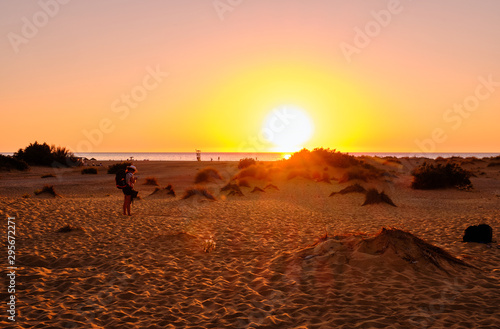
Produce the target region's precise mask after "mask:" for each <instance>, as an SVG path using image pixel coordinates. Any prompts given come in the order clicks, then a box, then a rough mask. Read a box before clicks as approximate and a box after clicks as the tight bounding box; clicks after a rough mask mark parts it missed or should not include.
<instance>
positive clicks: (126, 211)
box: [123, 166, 139, 216]
mask: <svg viewBox="0 0 500 329" xmlns="http://www.w3.org/2000/svg"><path fill="white" fill-rule="evenodd" d="M136 172H137V168H136V167H135V166H128V167H127V171H126V175H125V180H126V182H127V186H126V187H125V188H124V189H123V194H124V195H125V199H124V201H123V215H129V216H130V204H131V203H132V200H133V199H134V198H135V197H137V194H138V193H139V192H137V191H135V190H134V185H135V182H136V181H137V177H135V176H134V174H135V173H136Z"/></svg>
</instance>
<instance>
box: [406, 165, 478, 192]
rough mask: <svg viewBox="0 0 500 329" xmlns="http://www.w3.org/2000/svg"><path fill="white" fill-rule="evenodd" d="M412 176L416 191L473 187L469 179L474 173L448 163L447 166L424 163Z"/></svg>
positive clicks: (412, 185) (413, 186)
mask: <svg viewBox="0 0 500 329" xmlns="http://www.w3.org/2000/svg"><path fill="white" fill-rule="evenodd" d="M411 174H412V175H413V182H412V184H411V187H412V188H414V189H421V190H430V189H438V188H448V187H457V188H471V187H472V183H471V181H470V179H469V178H470V177H471V175H472V173H471V172H470V171H468V170H465V169H463V168H462V167H460V166H459V165H457V164H455V163H447V164H446V165H442V164H437V165H432V164H428V163H424V164H422V165H421V166H419V167H417V168H415V169H414V170H413V171H412V172H411Z"/></svg>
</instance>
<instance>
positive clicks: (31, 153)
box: [14, 141, 81, 167]
mask: <svg viewBox="0 0 500 329" xmlns="http://www.w3.org/2000/svg"><path fill="white" fill-rule="evenodd" d="M14 158H15V159H17V160H22V161H24V162H26V163H27V164H28V165H30V166H54V167H76V166H80V165H81V162H80V161H79V160H78V159H77V158H76V157H75V155H74V154H73V153H72V152H70V151H69V150H68V149H67V148H65V147H61V146H57V147H56V146H55V145H52V146H49V145H48V144H47V143H43V144H40V143H38V142H37V141H35V142H34V143H31V144H30V145H28V146H27V147H25V148H24V149H19V150H18V151H17V152H16V153H14Z"/></svg>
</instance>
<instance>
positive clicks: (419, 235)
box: [0, 163, 500, 328]
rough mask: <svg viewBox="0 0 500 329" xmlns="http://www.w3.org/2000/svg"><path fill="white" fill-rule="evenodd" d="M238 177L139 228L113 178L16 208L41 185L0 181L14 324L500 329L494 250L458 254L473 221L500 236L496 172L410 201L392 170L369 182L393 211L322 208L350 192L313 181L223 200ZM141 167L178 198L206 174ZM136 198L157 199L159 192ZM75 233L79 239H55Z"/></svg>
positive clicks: (226, 175) (225, 167)
mask: <svg viewBox="0 0 500 329" xmlns="http://www.w3.org/2000/svg"><path fill="white" fill-rule="evenodd" d="M236 165H237V164H232V165H231V164H220V166H221V167H219V168H217V167H216V166H217V164H215V165H214V166H215V167H216V168H217V169H218V170H219V171H220V172H221V174H222V176H223V181H222V182H220V183H208V184H206V185H205V188H207V190H209V191H211V193H213V194H214V195H215V196H216V199H217V201H203V198H200V197H192V198H189V199H187V200H181V197H180V196H177V197H166V196H165V197H160V198H143V199H142V200H138V201H135V202H134V204H133V209H132V210H133V216H131V217H128V216H122V215H121V214H120V211H121V209H120V207H121V201H122V194H121V191H119V190H117V189H116V188H114V186H112V185H111V186H106V184H107V183H112V180H113V179H112V177H110V176H107V175H105V174H99V175H98V177H97V178H95V177H93V178H89V179H97V180H98V181H99V182H100V184H81V185H80V184H79V183H78V182H79V181H77V180H76V179H81V178H80V177H79V176H78V177H76V176H77V175H76V174H75V175H74V176H75V180H72V179H73V178H72V175H73V173H72V172H70V171H68V174H67V175H66V178H65V179H64V180H63V181H62V182H61V183H59V185H57V184H55V187H56V189H57V191H61V194H62V195H63V196H64V197H63V198H52V199H48V198H47V199H39V198H34V197H30V198H23V197H22V194H24V193H27V192H28V191H29V190H30V189H32V188H31V187H29V186H30V181H31V180H37V178H32V177H30V176H29V175H27V177H26V178H23V177H22V174H16V173H12V174H5V175H3V176H8V175H12V177H16V182H14V179H13V178H12V179H10V178H9V177H10V176H8V177H7V178H6V179H4V180H3V181H2V182H1V183H0V184H3V185H0V193H1V196H0V211H1V213H2V215H3V216H4V217H5V216H15V217H16V218H17V234H18V240H17V245H18V247H19V254H18V255H19V259H18V266H19V270H18V275H19V281H18V284H19V292H18V293H17V297H18V299H19V304H18V310H19V314H18V319H19V322H18V323H17V325H18V327H17V328H46V327H54V328H247V327H259V328H413V327H417V328H472V327H473V328H497V327H499V326H500V316H499V315H498V305H499V304H500V284H499V282H500V267H499V264H500V249H499V248H498V244H497V243H493V244H491V245H484V244H476V243H462V242H461V238H462V234H463V231H464V229H465V228H466V227H467V226H468V225H471V224H478V223H479V222H485V223H488V224H489V225H491V226H492V227H493V229H494V240H498V238H497V237H498V230H499V228H500V225H499V224H500V223H499V220H500V219H499V218H500V216H499V215H500V213H499V210H498V209H499V207H498V206H499V205H500V198H499V197H498V196H497V194H495V193H498V192H495V191H498V186H499V185H498V182H499V181H498V173H497V171H495V170H494V169H491V168H489V170H488V171H487V172H488V176H490V178H480V177H478V178H477V179H475V180H474V184H475V186H476V188H475V190H474V191H473V192H464V191H456V190H442V191H414V190H411V189H409V188H408V187H407V186H408V184H407V180H408V175H407V173H405V172H398V176H399V178H397V179H395V180H394V181H393V182H392V183H387V182H383V181H380V182H369V184H368V185H370V184H371V185H374V186H376V187H378V188H379V190H385V191H386V192H387V193H388V194H389V195H390V196H391V198H392V199H393V200H394V202H395V203H396V204H397V205H398V207H390V206H388V205H382V204H380V205H370V206H366V207H361V204H362V202H363V199H364V195H362V194H359V193H353V194H345V195H342V196H336V197H334V198H329V197H328V196H329V194H330V193H331V191H332V189H334V190H336V191H339V190H341V189H342V188H345V187H346V186H348V183H344V184H340V183H336V182H334V183H333V185H334V186H331V185H329V184H324V183H316V182H314V181H312V180H307V179H304V178H294V180H292V181H287V180H284V181H274V182H272V183H273V184H274V185H275V186H278V187H279V190H278V189H266V193H248V192H250V191H251V189H250V188H245V190H244V191H247V192H246V193H244V196H240V197H228V198H223V197H222V196H224V195H225V194H226V192H225V191H224V192H220V188H221V187H222V186H223V185H225V184H226V183H227V182H228V181H229V179H230V178H231V177H233V176H234V174H235V173H236V172H237V169H236V168H235V167H236ZM486 165H487V164H486V163H485V164H483V166H484V167H485V168H484V170H486ZM138 166H139V167H140V170H141V173H144V175H145V176H146V175H148V176H150V175H152V174H154V175H155V176H157V177H158V180H159V182H160V184H166V182H167V181H168V182H172V184H173V185H174V188H175V189H176V191H177V192H178V194H179V195H182V192H183V191H184V190H186V189H188V188H189V187H190V186H191V185H190V184H191V183H192V181H193V177H194V175H195V174H196V170H194V169H195V168H196V166H199V165H198V164H187V165H186V166H185V167H175V168H174V167H171V168H169V167H168V166H165V164H162V166H163V168H166V169H163V170H165V171H168V172H170V173H169V174H167V173H165V172H164V171H161V170H158V168H159V165H158V164H156V163H151V164H146V163H144V164H142V163H139V164H138ZM232 166H234V167H232ZM481 170H483V169H481ZM15 175H19V176H15ZM169 175H170V176H169ZM16 184H17V185H16ZM66 184H67V185H66ZM251 185H252V186H255V185H256V184H254V183H252V184H251ZM257 185H259V186H266V185H267V183H266V184H264V182H262V184H257ZM337 185H338V186H337ZM371 185H370V186H369V187H371ZM8 186H10V189H7V187H8ZM138 189H139V190H140V191H141V192H140V195H141V194H142V195H143V196H147V195H149V194H151V192H152V191H153V189H154V187H150V186H139V187H138ZM8 191H14V192H8ZM31 193H32V192H31ZM65 225H70V226H71V227H75V228H78V229H76V230H72V231H71V232H67V233H58V232H57V231H58V230H59V229H60V228H62V227H64V226H65ZM382 227H386V228H390V227H396V228H399V229H403V230H404V231H405V232H407V233H404V232H403V233H401V232H400V231H393V230H390V229H387V230H385V231H381V229H382ZM325 232H327V236H325ZM377 234H378V235H377ZM3 241H5V240H3ZM210 241H213V243H214V248H211V249H210V250H209V252H205V249H206V246H207V243H208V244H210V243H211V242H210ZM438 248H439V249H438ZM4 291H5V289H2V292H1V295H2V298H3V300H5V298H7V294H6V293H5V292H4ZM0 323H1V325H2V327H9V325H10V323H9V322H7V320H6V319H5V317H2V318H1V322H0ZM11 327H12V326H11Z"/></svg>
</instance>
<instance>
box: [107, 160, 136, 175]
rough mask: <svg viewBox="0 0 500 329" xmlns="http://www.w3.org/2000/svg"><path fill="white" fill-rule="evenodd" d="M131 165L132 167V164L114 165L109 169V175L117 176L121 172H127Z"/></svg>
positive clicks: (121, 163)
mask: <svg viewBox="0 0 500 329" xmlns="http://www.w3.org/2000/svg"><path fill="white" fill-rule="evenodd" d="M131 165H132V163H131V162H120V163H115V164H114V165H111V166H109V167H108V174H116V173H117V172H119V171H120V170H126V169H127V167H128V166H131Z"/></svg>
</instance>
